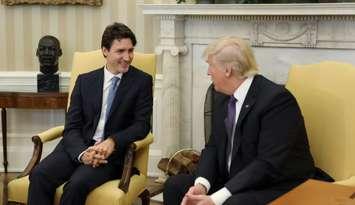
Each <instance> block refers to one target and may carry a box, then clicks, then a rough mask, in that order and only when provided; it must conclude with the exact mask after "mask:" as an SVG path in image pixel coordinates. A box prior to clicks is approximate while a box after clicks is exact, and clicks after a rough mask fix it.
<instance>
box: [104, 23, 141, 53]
mask: <svg viewBox="0 0 355 205" xmlns="http://www.w3.org/2000/svg"><path fill="white" fill-rule="evenodd" d="M124 38H129V39H131V41H132V44H133V46H135V45H136V43H137V40H136V36H135V35H134V33H133V32H132V31H131V29H130V28H128V26H126V25H124V24H123V23H116V22H115V23H113V24H111V25H108V26H107V27H106V28H105V31H104V33H103V34H102V39H101V48H103V47H105V48H106V49H108V50H110V49H111V46H112V42H113V41H114V40H121V39H124Z"/></svg>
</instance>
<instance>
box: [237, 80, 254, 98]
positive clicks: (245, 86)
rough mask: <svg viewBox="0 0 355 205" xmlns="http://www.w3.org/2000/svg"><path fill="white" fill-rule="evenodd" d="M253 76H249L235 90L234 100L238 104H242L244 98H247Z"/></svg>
mask: <svg viewBox="0 0 355 205" xmlns="http://www.w3.org/2000/svg"><path fill="white" fill-rule="evenodd" d="M253 79H254V76H250V77H248V78H247V79H245V80H244V82H242V84H240V86H239V87H238V88H237V90H235V91H234V94H233V95H234V97H235V99H237V100H238V102H241V103H243V102H244V99H245V97H246V96H247V93H248V90H249V88H250V86H251V83H252V82H253Z"/></svg>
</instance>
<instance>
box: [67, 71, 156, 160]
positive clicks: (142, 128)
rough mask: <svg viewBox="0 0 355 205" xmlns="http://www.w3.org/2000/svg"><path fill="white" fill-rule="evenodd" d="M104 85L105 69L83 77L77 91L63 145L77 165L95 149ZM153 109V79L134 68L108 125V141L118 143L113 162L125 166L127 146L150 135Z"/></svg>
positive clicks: (125, 76) (121, 86)
mask: <svg viewBox="0 0 355 205" xmlns="http://www.w3.org/2000/svg"><path fill="white" fill-rule="evenodd" d="M103 83H104V69H103V68H100V69H97V70H94V71H92V72H89V73H85V74H81V75H79V76H78V78H77V80H76V83H75V86H74V88H73V92H72V95H71V103H70V107H69V110H68V112H67V114H66V120H65V128H64V134H63V139H62V141H61V143H62V146H64V150H65V151H66V152H67V153H68V154H69V155H70V156H71V158H72V159H73V160H75V161H77V157H78V156H79V154H80V153H81V152H83V151H84V150H85V149H86V148H87V147H88V146H90V145H92V139H93V136H94V134H95V130H96V127H97V124H98V121H99V119H100V113H101V106H102V94H103V93H102V89H103ZM152 105H153V96H152V77H151V76H150V75H149V74H147V73H144V72H143V71H140V70H138V69H137V68H135V67H133V66H130V68H129V70H128V72H127V73H125V74H123V76H122V79H121V82H120V84H119V87H118V89H117V93H116V96H115V98H114V100H113V103H112V107H111V113H110V115H109V116H108V119H107V122H106V125H105V130H104V137H105V138H107V137H109V136H110V137H112V138H113V139H114V141H115V143H116V151H115V152H114V153H113V154H112V155H111V156H110V157H109V159H108V160H109V162H110V161H113V162H114V163H116V164H121V165H122V164H123V160H124V153H125V151H126V148H127V145H128V144H129V143H131V142H133V141H136V140H139V139H142V138H144V137H145V136H146V135H147V134H148V132H149V131H150V128H151V125H150V117H151V113H152Z"/></svg>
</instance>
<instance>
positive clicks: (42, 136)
mask: <svg viewBox="0 0 355 205" xmlns="http://www.w3.org/2000/svg"><path fill="white" fill-rule="evenodd" d="M63 130H64V126H57V127H53V128H51V129H49V130H46V131H44V132H41V133H39V134H38V135H35V136H33V137H32V142H33V144H34V147H33V153H32V157H31V159H30V161H29V162H28V164H27V166H26V168H25V169H24V171H23V172H22V173H21V174H20V175H19V176H17V178H20V177H24V176H27V175H29V173H30V172H31V170H32V169H33V167H34V166H36V165H37V164H38V163H39V161H40V160H41V156H42V149H43V143H45V142H48V141H51V140H54V139H56V138H58V137H60V136H62V135H63Z"/></svg>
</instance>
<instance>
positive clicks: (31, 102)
mask: <svg viewBox="0 0 355 205" xmlns="http://www.w3.org/2000/svg"><path fill="white" fill-rule="evenodd" d="M67 100H68V93H54V92H53V93H35V92H0V107H1V127H2V144H3V156H4V159H3V164H4V169H5V173H7V165H8V162H7V121H6V108H22V109H64V110H65V109H66V107H67Z"/></svg>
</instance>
